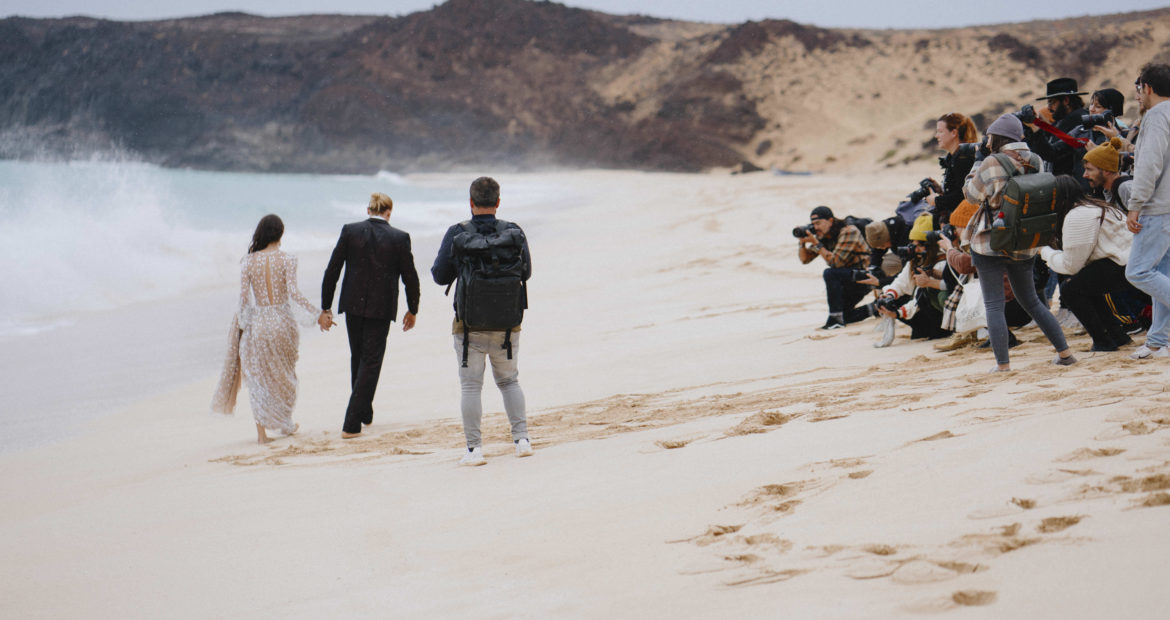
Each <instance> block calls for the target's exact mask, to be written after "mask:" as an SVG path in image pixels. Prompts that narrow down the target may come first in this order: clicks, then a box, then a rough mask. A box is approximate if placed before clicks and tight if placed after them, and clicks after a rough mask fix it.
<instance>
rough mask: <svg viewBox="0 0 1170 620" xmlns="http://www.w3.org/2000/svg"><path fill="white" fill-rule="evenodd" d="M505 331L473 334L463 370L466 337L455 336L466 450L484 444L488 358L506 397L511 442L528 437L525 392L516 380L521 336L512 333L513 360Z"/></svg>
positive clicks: (501, 393)
mask: <svg viewBox="0 0 1170 620" xmlns="http://www.w3.org/2000/svg"><path fill="white" fill-rule="evenodd" d="M504 333H505V332H471V346H470V350H469V351H468V352H467V368H463V334H455V335H454V341H455V358H456V360H457V361H458V364H459V385H460V388H461V389H462V398H461V399H460V403H459V404H460V408H461V409H462V411H463V434H464V435H465V436H466V437H467V447H468V448H476V447H479V446H481V445H482V440H481V439H480V433H479V421H480V419H481V418H482V417H483V401H482V399H481V398H480V394H481V393H482V392H483V371H484V367H485V366H486V364H487V361H486V360H487V359H491V361H492V376H494V377H495V380H496V387H498V388H500V395H501V396H503V397H504V411H506V412H507V413H508V422H509V423H511V425H512V441H519V440H521V439H525V438H527V437H528V418H527V416H526V415H525V412H524V392H523V391H522V390H521V389H520V382H519V381H517V380H516V378H517V377H518V376H520V371H519V370H517V369H516V360H517V359H518V358H519V356H520V334H519V333H518V332H512V359H508V352H507V350H505V349H504V348H503V345H504Z"/></svg>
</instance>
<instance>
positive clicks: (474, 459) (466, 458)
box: [459, 447, 487, 467]
mask: <svg viewBox="0 0 1170 620" xmlns="http://www.w3.org/2000/svg"><path fill="white" fill-rule="evenodd" d="M459 464H460V465H469V466H472V467H475V466H477V465H487V461H486V460H485V459H484V458H483V448H481V447H475V448H472V449H470V450H468V451H467V453H466V454H464V455H463V458H461V459H459Z"/></svg>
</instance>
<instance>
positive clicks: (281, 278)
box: [211, 215, 321, 443]
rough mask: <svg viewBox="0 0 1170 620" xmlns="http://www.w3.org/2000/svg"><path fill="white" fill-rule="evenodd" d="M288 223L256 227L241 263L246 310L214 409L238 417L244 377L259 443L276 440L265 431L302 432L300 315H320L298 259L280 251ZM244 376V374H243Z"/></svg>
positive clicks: (309, 318) (236, 326) (272, 220)
mask: <svg viewBox="0 0 1170 620" xmlns="http://www.w3.org/2000/svg"><path fill="white" fill-rule="evenodd" d="M283 234H284V223H283V222H282V221H281V220H280V218H279V217H277V216H276V215H265V216H264V217H263V218H261V219H260V223H259V224H257V225H256V232H255V233H254V234H253V235H252V245H251V247H250V248H249V249H248V255H247V256H245V257H244V258H243V259H242V260H241V261H240V305H239V310H238V311H237V312H236V316H235V318H234V319H233V321H232V328H231V332H230V334H229V345H228V352H227V359H226V360H225V361H224V368H223V374H222V375H221V376H220V380H219V386H218V387H217V388H216V390H215V396H214V397H213V398H212V401H211V409H212V410H213V411H217V412H219V413H228V414H230V413H233V412H234V410H235V406H236V395H237V393H238V392H239V388H240V383H241V375H242V379H243V383H245V384H246V385H247V386H248V400H249V402H250V403H251V405H252V415H253V416H254V417H255V419H256V439H257V441H259V442H260V443H267V442H269V441H271V439H269V438H268V436H267V434H266V433H265V430H266V429H267V430H278V431H281V432H282V433H284V434H285V435H291V434H293V433H295V432H296V431H297V428H298V427H299V425H297V424H294V423H293V421H292V412H293V408H294V407H295V406H296V402H297V375H296V363H297V347H298V345H299V342H300V332H299V331H298V329H297V325H296V320H295V318H294V314H299V315H301V318H302V319H303V321H302V322H304V323H306V324H311V323H312V322H314V321H315V320H316V319H317V318H318V317H319V316H320V313H321V311H320V309H318V308H317V307H316V306H314V305H313V304H312V303H311V302H309V300H308V299H307V298H305V296H304V295H303V294H301V291H300V290H299V289H298V288H297V259H296V257H295V256H292V255H291V254H286V253H284V252H281V251H280V238H281V236H282V235H283ZM241 371H242V372H241Z"/></svg>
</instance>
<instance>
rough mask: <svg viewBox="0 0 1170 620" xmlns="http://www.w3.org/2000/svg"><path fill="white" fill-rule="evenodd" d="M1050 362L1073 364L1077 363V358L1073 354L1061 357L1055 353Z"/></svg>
mask: <svg viewBox="0 0 1170 620" xmlns="http://www.w3.org/2000/svg"><path fill="white" fill-rule="evenodd" d="M1052 363H1053V364H1056V365H1057V366H1072V365H1073V364H1075V363H1077V358H1076V356H1075V355H1070V356H1068V357H1061V356H1060V355H1057V356H1056V357H1055V358H1053V360H1052Z"/></svg>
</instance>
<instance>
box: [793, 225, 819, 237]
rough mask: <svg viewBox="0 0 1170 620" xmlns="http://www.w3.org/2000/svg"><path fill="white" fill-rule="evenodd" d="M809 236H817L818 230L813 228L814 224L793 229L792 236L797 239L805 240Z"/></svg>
mask: <svg viewBox="0 0 1170 620" xmlns="http://www.w3.org/2000/svg"><path fill="white" fill-rule="evenodd" d="M809 235H812V236H814V237H815V236H817V230H816V228H813V225H812V224H805V225H804V226H797V227H796V228H793V229H792V236H793V237H796V238H797V239H804V238H805V237H807V236H809Z"/></svg>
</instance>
